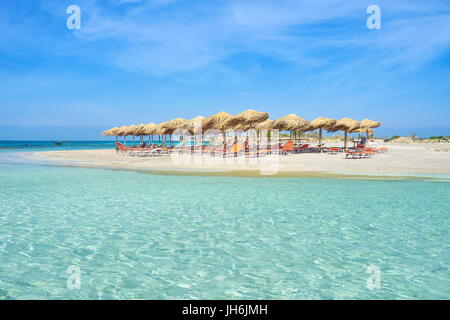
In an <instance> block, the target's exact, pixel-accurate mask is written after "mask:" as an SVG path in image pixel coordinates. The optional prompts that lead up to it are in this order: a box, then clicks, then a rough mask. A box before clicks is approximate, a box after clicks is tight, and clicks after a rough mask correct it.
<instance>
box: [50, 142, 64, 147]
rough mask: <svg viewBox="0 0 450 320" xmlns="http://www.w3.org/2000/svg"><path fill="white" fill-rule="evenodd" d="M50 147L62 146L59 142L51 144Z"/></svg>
mask: <svg viewBox="0 0 450 320" xmlns="http://www.w3.org/2000/svg"><path fill="white" fill-rule="evenodd" d="M52 145H54V146H60V145H62V143H61V142H53V143H52Z"/></svg>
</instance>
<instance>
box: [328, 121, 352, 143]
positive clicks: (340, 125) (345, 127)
mask: <svg viewBox="0 0 450 320" xmlns="http://www.w3.org/2000/svg"><path fill="white" fill-rule="evenodd" d="M358 128H359V122H358V121H356V120H354V119H350V118H342V119H341V120H338V121H336V123H335V125H334V126H333V128H331V129H330V130H329V131H331V132H336V131H344V132H345V137H344V149H345V150H347V135H348V133H349V132H351V131H353V130H356V129H358Z"/></svg>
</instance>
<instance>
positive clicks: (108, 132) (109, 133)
mask: <svg viewBox="0 0 450 320" xmlns="http://www.w3.org/2000/svg"><path fill="white" fill-rule="evenodd" d="M117 129H118V128H117V127H115V128H111V129H108V130H105V131H103V132H102V135H104V136H109V137H112V136H115V137H116V142H117V134H116V133H117Z"/></svg>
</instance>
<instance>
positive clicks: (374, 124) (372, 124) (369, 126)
mask: <svg viewBox="0 0 450 320" xmlns="http://www.w3.org/2000/svg"><path fill="white" fill-rule="evenodd" d="M379 126H381V122H378V121H373V120H369V119H364V120H363V121H361V122H360V123H359V127H360V128H361V129H362V130H364V132H366V135H367V139H369V134H370V135H372V136H373V129H374V128H378V127H379ZM370 130H371V131H372V132H370Z"/></svg>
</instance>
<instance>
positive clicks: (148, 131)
mask: <svg viewBox="0 0 450 320" xmlns="http://www.w3.org/2000/svg"><path fill="white" fill-rule="evenodd" d="M157 128H158V125H157V124H156V123H153V122H151V123H147V124H145V125H144V130H143V134H144V135H148V143H149V144H150V145H152V144H153V135H154V134H155V133H156V132H155V131H156V129H157Z"/></svg>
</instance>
